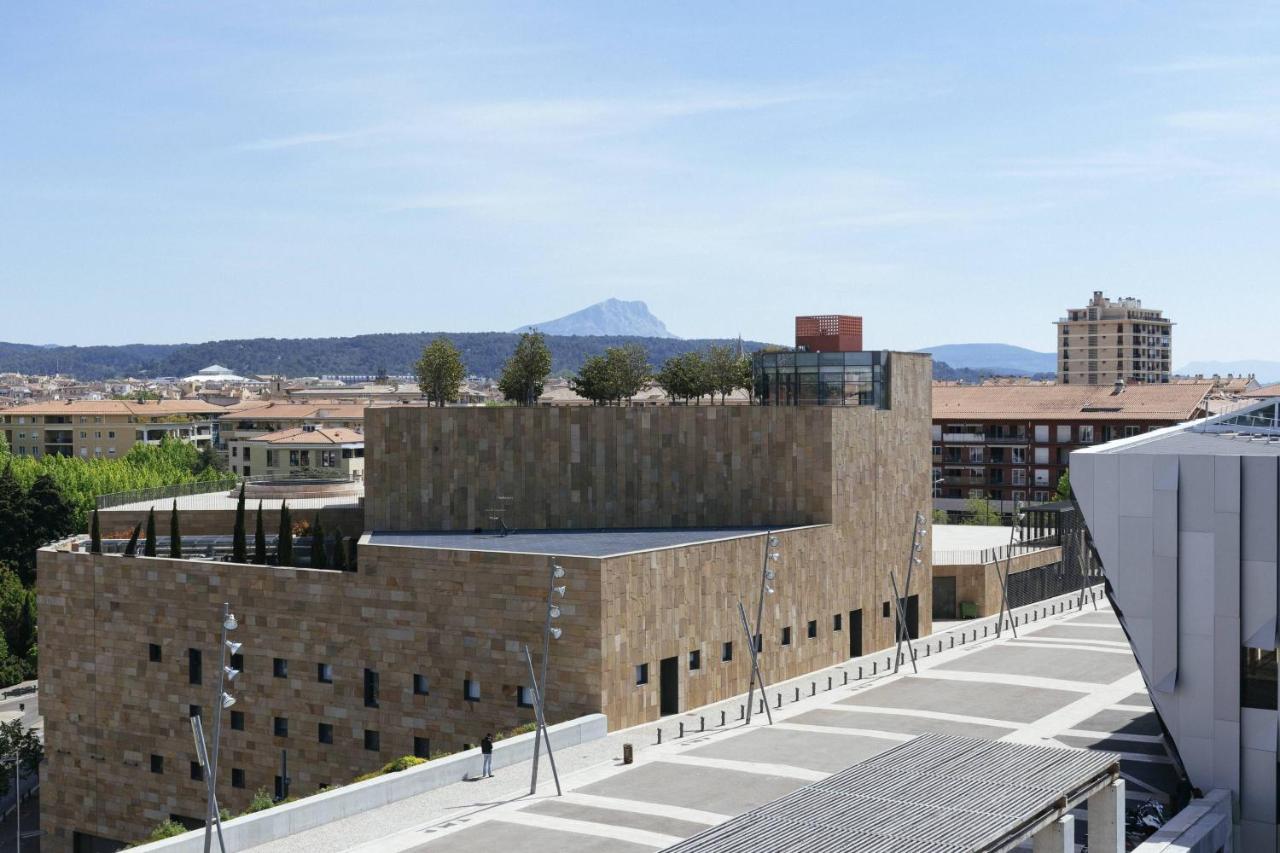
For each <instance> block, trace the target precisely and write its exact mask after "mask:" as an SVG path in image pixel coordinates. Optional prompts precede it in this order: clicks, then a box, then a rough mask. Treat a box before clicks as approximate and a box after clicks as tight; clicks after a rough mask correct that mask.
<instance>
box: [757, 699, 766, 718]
mask: <svg viewBox="0 0 1280 853" xmlns="http://www.w3.org/2000/svg"><path fill="white" fill-rule="evenodd" d="M756 713H757V714H763V713H764V697H763V696H761V697H760V710H759V711H757V712H756Z"/></svg>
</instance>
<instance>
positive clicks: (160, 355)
mask: <svg viewBox="0 0 1280 853" xmlns="http://www.w3.org/2000/svg"><path fill="white" fill-rule="evenodd" d="M441 336H443V337H446V338H448V339H449V340H450V341H452V342H453V344H454V345H455V346H456V347H458V349H459V350H461V352H462V360H463V362H464V363H465V364H466V367H467V372H468V373H470V374H473V375H476V376H489V377H496V376H498V375H500V374H501V373H502V365H503V364H504V363H505V362H506V360H507V359H508V358H509V357H510V356H511V352H512V350H513V349H514V348H515V345H516V341H517V340H518V339H519V337H520V336H519V335H517V334H515V333H513V332H413V333H399V334H380V335H357V336H355V337H349V338H298V339H285V338H250V339H243V340H226V341H208V342H206V343H200V344H125V345H122V346H91V347H74V346H66V347H64V346H36V345H32V344H10V343H0V373H10V372H12V373H23V374H37V375H47V374H53V373H62V374H65V375H69V376H74V377H76V378H77V379H83V380H94V379H112V378H121V377H142V378H145V377H159V376H190V375H191V374H193V373H195V372H196V371H197V370H200V369H201V368H204V367H208V366H209V365H211V364H221V365H225V366H226V367H229V368H230V369H232V370H234V371H236V372H238V373H242V374H246V373H253V374H259V375H274V374H281V375H284V376H321V375H324V376H332V375H337V376H351V375H375V374H377V373H379V372H380V371H386V372H387V373H388V374H392V375H395V374H410V373H412V372H413V364H414V362H416V361H417V360H418V357H419V356H421V355H422V348H423V347H424V346H426V345H427V344H428V343H430V342H431V341H432V340H434V339H436V338H437V337H441ZM546 340H547V346H548V347H550V349H551V369H552V372H553V373H556V374H567V373H572V372H574V371H576V370H577V369H578V368H579V367H581V366H582V362H583V359H585V358H586V357H587V356H591V355H598V354H600V353H603V352H604V350H605V348H606V347H615V346H622V345H623V344H630V343H637V344H640V345H641V346H643V347H644V348H645V349H646V350H647V351H648V353H649V362H650V364H653V365H654V366H655V367H656V366H657V365H660V364H661V363H662V362H663V361H665V360H666V359H668V358H670V357H671V356H673V355H679V354H681V353H686V352H692V351H694V350H700V349H704V348H705V347H707V346H708V345H710V344H721V345H724V344H728V345H731V346H736V345H737V343H738V342H737V340H721V339H688V340H682V339H679V338H652V337H635V336H621V335H591V336H575V335H547V336H546ZM763 346H766V344H763V343H761V342H759V341H743V342H742V347H743V349H744V350H745V351H747V352H753V351H755V350H757V349H760V348H761V347H763Z"/></svg>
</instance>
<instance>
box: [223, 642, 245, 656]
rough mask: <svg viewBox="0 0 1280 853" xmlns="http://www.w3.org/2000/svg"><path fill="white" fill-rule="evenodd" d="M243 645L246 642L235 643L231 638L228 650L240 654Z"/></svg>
mask: <svg viewBox="0 0 1280 853" xmlns="http://www.w3.org/2000/svg"><path fill="white" fill-rule="evenodd" d="M242 645H244V643H233V642H231V641H230V640H227V651H228V652H229V653H230V654H233V655H234V654H239V652H240V647H241V646H242Z"/></svg>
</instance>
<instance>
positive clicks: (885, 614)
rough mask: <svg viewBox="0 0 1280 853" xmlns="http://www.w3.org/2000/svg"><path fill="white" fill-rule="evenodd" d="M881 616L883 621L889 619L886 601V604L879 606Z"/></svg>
mask: <svg viewBox="0 0 1280 853" xmlns="http://www.w3.org/2000/svg"><path fill="white" fill-rule="evenodd" d="M881 615H882V616H883V617H884V618H885V619H888V618H889V602H887V601H886V602H885V603H884V604H883V605H882V606H881Z"/></svg>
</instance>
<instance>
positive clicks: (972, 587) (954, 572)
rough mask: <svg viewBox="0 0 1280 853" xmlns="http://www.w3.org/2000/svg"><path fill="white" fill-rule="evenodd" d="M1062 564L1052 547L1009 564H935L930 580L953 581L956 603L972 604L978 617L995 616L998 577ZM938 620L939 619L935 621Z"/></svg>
mask: <svg viewBox="0 0 1280 853" xmlns="http://www.w3.org/2000/svg"><path fill="white" fill-rule="evenodd" d="M1061 561H1062V546H1060V545H1054V546H1052V547H1049V548H1042V549H1040V550H1038V551H1032V552H1030V553H1026V554H1017V555H1015V556H1014V557H1013V558H1012V559H1010V560H1004V559H1000V560H994V561H992V562H987V563H949V564H946V565H943V564H942V563H935V564H934V566H933V577H934V578H935V579H936V578H946V577H954V578H955V579H956V603H957V604H958V605H959V604H973V605H975V606H976V607H977V609H978V612H977V615H978V616H995V615H996V613H998V612H999V610H1000V576H1001V574H1003V573H1004V572H1006V571H1007V572H1008V573H1009V574H1010V575H1017V574H1021V573H1022V572H1029V571H1031V570H1032V569H1038V568H1041V567H1042V566H1051V565H1053V564H1054V563H1059V562H1061ZM939 618H942V617H939Z"/></svg>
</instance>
